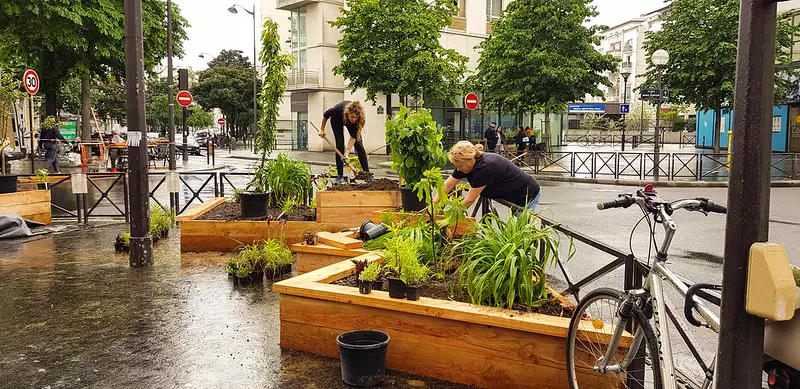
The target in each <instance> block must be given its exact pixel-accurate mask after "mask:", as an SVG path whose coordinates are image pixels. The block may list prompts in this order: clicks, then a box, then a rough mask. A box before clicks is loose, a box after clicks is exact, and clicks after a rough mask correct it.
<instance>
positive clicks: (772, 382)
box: [767, 374, 776, 385]
mask: <svg viewBox="0 0 800 389" xmlns="http://www.w3.org/2000/svg"><path fill="white" fill-rule="evenodd" d="M768 377H769V378H768V379H767V382H769V384H770V385H775V381H776V380H775V374H770V375H769V376H768Z"/></svg>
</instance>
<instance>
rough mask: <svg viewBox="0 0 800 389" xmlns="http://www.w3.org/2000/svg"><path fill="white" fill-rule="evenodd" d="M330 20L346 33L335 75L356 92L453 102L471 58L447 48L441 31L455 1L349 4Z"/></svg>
mask: <svg viewBox="0 0 800 389" xmlns="http://www.w3.org/2000/svg"><path fill="white" fill-rule="evenodd" d="M347 5H348V8H343V9H342V11H341V12H342V13H341V15H340V16H339V17H338V18H337V19H336V20H335V21H332V22H330V24H331V25H332V26H334V27H338V28H339V29H340V30H341V32H342V38H341V39H340V40H339V55H341V57H342V63H341V64H340V65H338V66H336V67H334V69H333V71H334V73H335V74H339V75H342V76H343V77H344V78H346V79H348V80H349V81H350V84H349V85H350V87H351V88H352V90H353V91H355V90H356V89H359V88H363V89H366V92H367V98H368V99H370V100H373V101H374V100H375V95H376V94H377V93H383V94H385V95H391V94H392V93H397V94H399V95H401V96H413V97H424V98H425V100H428V101H429V102H433V101H437V100H448V101H454V99H455V96H458V95H460V93H459V92H460V91H461V89H462V87H461V81H462V77H463V76H464V72H465V71H466V62H467V57H464V56H463V55H461V54H459V53H458V52H457V51H455V50H448V49H445V48H444V47H442V45H441V43H440V42H439V37H440V35H441V33H440V31H441V30H442V29H443V28H445V27H447V26H449V25H450V23H452V20H453V14H454V13H455V12H456V11H457V8H456V6H455V4H454V2H453V1H452V0H430V1H428V0H350V1H348V2H347Z"/></svg>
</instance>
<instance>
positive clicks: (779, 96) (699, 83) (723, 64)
mask: <svg viewBox="0 0 800 389" xmlns="http://www.w3.org/2000/svg"><path fill="white" fill-rule="evenodd" d="M739 7H740V0H674V1H672V2H671V3H670V5H669V12H667V13H666V14H665V15H664V25H663V27H662V29H661V30H660V31H658V32H654V33H651V34H649V35H648V37H647V40H646V41H645V48H646V49H647V52H648V60H649V58H650V56H652V54H653V52H655V51H656V50H659V49H664V50H666V51H667V52H669V62H668V63H667V64H666V65H664V66H660V67H652V68H651V69H650V71H649V72H648V73H647V83H648V84H649V85H656V84H657V83H658V81H659V79H660V80H661V85H662V87H663V88H664V89H669V91H670V101H671V102H676V103H688V104H694V105H695V107H696V108H697V109H699V110H709V109H713V110H715V113H716V117H715V120H714V122H715V129H714V152H715V153H718V152H719V147H720V144H719V143H720V124H721V120H720V117H721V115H722V111H723V110H726V109H730V107H731V105H732V104H733V95H734V85H735V78H736V56H737V45H738V37H739ZM797 32H798V31H797V28H796V27H794V26H792V24H791V21H790V20H785V19H780V20H779V21H778V33H777V45H776V52H775V59H776V63H777V64H778V66H776V68H775V71H776V77H775V80H776V85H775V98H776V100H778V101H781V100H783V99H784V98H785V96H786V91H787V90H788V82H787V80H788V79H789V77H788V75H787V74H786V73H787V72H788V70H787V68H786V66H787V65H789V63H790V62H791V59H790V58H789V50H788V49H789V48H790V47H791V45H792V36H793V35H795V34H797Z"/></svg>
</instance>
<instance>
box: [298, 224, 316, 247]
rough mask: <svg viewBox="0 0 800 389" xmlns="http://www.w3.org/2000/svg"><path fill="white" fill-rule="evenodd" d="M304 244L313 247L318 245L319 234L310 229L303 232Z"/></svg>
mask: <svg viewBox="0 0 800 389" xmlns="http://www.w3.org/2000/svg"><path fill="white" fill-rule="evenodd" d="M301 238H302V239H303V242H304V243H305V244H306V245H308V246H313V245H315V244H317V232H316V231H314V230H313V229H311V228H309V229H307V230H305V231H303V235H302V236H301Z"/></svg>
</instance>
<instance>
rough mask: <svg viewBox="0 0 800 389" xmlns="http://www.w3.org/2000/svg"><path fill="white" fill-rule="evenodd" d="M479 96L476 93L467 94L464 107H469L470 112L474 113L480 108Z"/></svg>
mask: <svg viewBox="0 0 800 389" xmlns="http://www.w3.org/2000/svg"><path fill="white" fill-rule="evenodd" d="M478 102H479V100H478V95H477V94H475V93H467V95H466V96H464V106H466V107H467V109H468V110H470V111H473V110H475V108H478Z"/></svg>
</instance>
